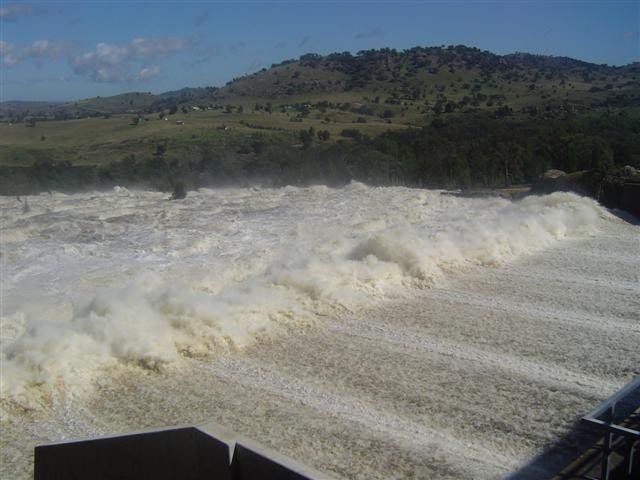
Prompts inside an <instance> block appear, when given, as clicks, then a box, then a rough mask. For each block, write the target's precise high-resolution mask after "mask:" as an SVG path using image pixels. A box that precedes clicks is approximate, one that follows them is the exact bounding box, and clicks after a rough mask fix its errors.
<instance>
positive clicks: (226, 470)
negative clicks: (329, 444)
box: [34, 424, 330, 480]
mask: <svg viewBox="0 0 640 480" xmlns="http://www.w3.org/2000/svg"><path fill="white" fill-rule="evenodd" d="M329 478H330V477H329V476H328V475H325V474H322V473H319V472H317V471H314V470H312V469H310V468H308V467H306V466H304V465H302V464H300V463H298V462H295V461H293V460H291V459H288V458H286V457H284V456H282V455H279V454H278V453H276V452H273V451H270V450H269V449H267V448H265V447H263V446H262V445H260V444H258V443H256V442H253V441H251V440H248V439H243V438H241V437H239V436H237V435H235V434H233V433H232V432H229V431H228V430H226V429H224V428H223V427H220V426H219V425H216V424H207V425H203V426H200V427H181V428H172V429H167V430H156V431H149V432H137V433H132V434H127V435H121V436H112V437H102V438H92V439H86V440H78V441H72V442H64V443H55V444H49V445H40V446H37V447H36V448H35V474H34V479H35V480H58V479H60V480H62V479H65V480H73V479H91V480H134V479H135V480H143V479H150V480H151V479H153V480H170V479H180V480H204V479H207V480H214V479H215V480H251V479H261V480H262V479H282V480H304V479H323V480H324V479H329Z"/></svg>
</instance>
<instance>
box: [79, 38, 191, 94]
mask: <svg viewBox="0 0 640 480" xmlns="http://www.w3.org/2000/svg"><path fill="white" fill-rule="evenodd" d="M190 47H191V42H190V41H189V40H185V39H182V38H172V37H166V38H134V39H133V40H132V41H131V42H130V43H129V44H128V45H125V46H118V45H114V44H110V43H99V44H97V45H96V47H95V49H93V50H92V51H90V52H85V53H82V54H80V55H76V56H75V57H73V58H72V59H71V66H72V68H73V71H74V72H75V73H77V74H79V75H85V76H87V77H89V78H91V79H93V80H94V81H96V82H108V83H116V82H139V81H146V80H151V79H153V78H155V77H157V76H158V75H159V74H160V67H159V66H157V65H156V66H152V67H148V66H146V65H145V63H146V62H149V61H151V60H153V59H158V58H166V57H169V56H172V55H174V54H176V53H178V52H180V51H183V50H186V49H188V48H190Z"/></svg>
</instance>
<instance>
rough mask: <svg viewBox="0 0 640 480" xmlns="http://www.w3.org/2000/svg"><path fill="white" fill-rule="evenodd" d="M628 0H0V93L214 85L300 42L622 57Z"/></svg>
mask: <svg viewBox="0 0 640 480" xmlns="http://www.w3.org/2000/svg"><path fill="white" fill-rule="evenodd" d="M639 25H640V2H639V1H638V0H634V1H615V0H610V1H584V0H583V1H543V0H538V1H537V2H527V1H515V0H514V1H495V2H487V1H469V0H467V1H449V2H435V1H395V2H390V1H330V0H324V1H302V0H300V1H266V0H265V1H236V2H221V1H210V0H209V1H205V0H203V1H183V2H174V1H157V0H156V1H116V0H111V1H108V2H106V1H90V0H84V1H81V0H77V1H60V2H59V1H53V0H50V1H46V2H44V1H40V2H38V1H29V2H28V1H24V2H22V1H19V2H9V1H5V0H0V55H1V58H0V68H1V73H0V81H1V85H0V100H2V101H6V100H72V99H78V98H85V97H91V96H96V95H102V96H106V95H112V94H117V93H122V92H126V91H134V90H135V91H150V92H154V93H160V92H163V91H167V90H173V89H179V88H182V87H185V86H207V85H214V86H221V85H224V84H225V83H226V82H227V81H228V80H230V79H232V78H233V77H236V76H240V75H243V74H246V73H251V72H254V71H256V70H259V69H260V68H263V67H269V66H270V65H271V64H272V63H277V62H280V61H282V60H285V59H288V58H294V57H298V56H300V55H301V54H304V53H308V52H317V53H322V54H326V53H331V52H335V51H340V52H342V51H351V52H354V53H355V52H357V51H359V50H364V49H370V48H381V47H391V48H396V49H398V50H402V49H405V48H411V47H413V46H417V45H421V46H434V45H449V44H464V45H469V46H474V47H478V48H481V49H483V50H490V51H492V52H495V53H498V54H505V53H512V52H516V51H520V52H530V53H537V54H546V55H557V56H569V57H574V58H578V59H581V60H586V61H589V62H594V63H607V64H610V65H623V64H626V63H630V62H634V61H639V60H640V53H639V52H640V35H639V32H638V30H639V29H640V27H639Z"/></svg>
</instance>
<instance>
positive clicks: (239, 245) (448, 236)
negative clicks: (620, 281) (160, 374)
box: [1, 184, 611, 408]
mask: <svg viewBox="0 0 640 480" xmlns="http://www.w3.org/2000/svg"><path fill="white" fill-rule="evenodd" d="M2 202H4V203H2V212H3V215H6V217H7V220H8V221H7V223H8V226H9V228H10V229H11V230H10V231H12V232H13V233H12V235H11V236H9V237H8V238H5V239H3V240H2V242H3V243H2V244H1V246H2V251H3V253H5V254H4V255H3V256H2V257H1V258H2V262H3V264H2V267H3V268H6V269H7V271H9V272H10V274H13V278H12V279H10V280H9V281H8V282H6V286H4V287H3V295H4V296H5V297H6V298H7V299H8V302H6V306H5V307H3V311H2V312H1V313H2V316H3V317H4V319H5V322H9V323H11V318H14V316H16V315H18V314H20V315H23V316H25V315H26V321H25V322H24V326H23V327H22V328H21V329H17V328H16V329H14V330H15V335H10V337H11V338H7V339H5V341H4V346H3V349H2V364H3V368H2V388H1V392H2V398H3V399H4V400H7V401H10V402H15V403H17V404H19V405H21V406H23V407H28V408H37V407H41V406H46V405H47V403H48V402H50V401H51V398H52V397H53V396H55V395H56V394H57V393H58V392H64V394H68V395H73V394H81V393H83V392H86V391H87V390H88V389H91V386H92V382H93V381H94V380H95V378H96V375H97V374H98V372H99V371H100V369H102V368H103V367H108V366H111V365H114V364H117V363H118V362H125V363H133V364H137V365H140V366H142V367H144V368H149V369H159V368H163V367H164V366H165V365H171V364H174V363H176V362H180V361H182V360H183V359H184V358H185V357H191V356H206V355H211V354H214V353H215V352H216V351H218V350H220V349H229V348H242V347H244V346H246V345H248V344H250V343H251V342H253V341H255V340H256V339H257V338H260V337H261V336H263V335H271V334H273V333H274V332H275V331H277V329H278V327H279V326H281V325H293V326H295V325H299V324H302V323H306V322H313V321H314V318H315V316H316V314H317V313H318V312H321V311H323V310H324V309H332V308H348V309H358V308H361V307H363V306H369V305H371V303H372V302H378V301H384V299H385V298H386V297H387V296H389V295H392V294H398V293H400V292H402V290H403V289H406V288H407V287H411V288H416V287H418V288H422V287H428V286H430V285H434V284H437V283H438V282H439V281H441V280H442V279H443V278H445V277H446V275H447V274H451V273H454V272H456V271H459V270H462V269H465V268H468V267H469V266H470V265H495V264H500V263H504V262H508V261H510V260H512V259H514V258H516V257H518V256H520V255H523V254H529V253H533V252H536V251H539V250H541V249H543V248H545V247H547V246H549V245H551V244H553V243H554V242H556V241H558V240H560V239H562V238H567V237H570V238H573V237H576V238H577V237H581V236H585V235H589V234H593V233H595V232H596V231H597V230H598V229H599V228H601V226H602V224H603V222H604V221H607V219H609V220H610V218H611V217H610V216H609V215H608V213H607V212H606V211H605V210H603V209H602V208H600V207H599V206H598V205H597V204H596V203H595V202H594V201H592V200H590V199H587V198H582V197H579V196H576V195H573V194H569V193H555V194H552V195H548V196H543V197H527V198H525V199H523V200H521V201H519V202H510V201H507V200H504V199H475V200H472V199H461V198H456V197H451V196H445V195H440V193H439V192H430V191H423V190H411V189H405V188H369V187H366V186H364V185H361V184H358V185H352V186H350V187H348V188H345V189H339V190H333V189H327V188H326V187H325V188H322V187H313V188H307V189H299V188H292V187H287V188H285V189H280V190H258V189H254V190H222V191H210V190H203V191H201V192H199V193H198V194H194V195H191V196H190V197H188V198H187V200H185V201H184V202H182V203H178V202H165V201H164V200H163V199H161V198H159V197H158V195H157V194H151V193H146V192H129V191H124V190H119V191H116V192H114V193H111V194H95V195H77V196H55V195H54V196H53V197H52V198H48V197H42V196H41V197H38V198H35V199H33V200H32V199H30V200H29V203H30V205H31V206H32V217H31V218H30V219H28V220H25V219H23V218H21V217H20V213H19V212H18V211H17V210H16V208H17V207H15V206H10V205H8V204H6V201H5V200H2ZM39 211H40V212H41V214H39V215H38V212H39ZM34 212H35V213H34ZM114 223H116V224H117V225H118V228H115V227H114V228H111V227H110V224H114ZM25 232H28V233H25ZM25 237H28V239H26V240H25ZM10 248H11V249H14V250H15V249H16V248H17V249H18V250H19V251H18V253H17V254H14V255H10V254H9V249H10ZM28 262H41V265H39V268H37V269H35V270H33V272H32V273H29V271H26V273H20V274H19V272H24V269H25V267H26V266H27V265H28ZM63 271H64V272H63ZM53 279H55V280H56V281H57V282H58V283H49V282H51V281H52V280H53ZM3 283H4V282H3ZM27 297H28V298H32V299H33V301H34V302H35V304H36V305H35V306H33V305H31V307H30V308H26V307H25V306H24V301H25V298H27ZM41 297H47V298H49V299H50V301H52V302H54V303H55V299H56V298H58V300H59V301H61V302H66V301H67V298H69V299H70V300H71V301H72V302H73V308H72V309H66V310H65V308H59V309H58V310H56V309H49V308H48V307H46V306H47V302H45V301H44V300H43V301H42V302H41V306H42V308H38V304H39V302H40V298H41ZM48 312H53V313H51V315H49V314H48ZM16 318H17V317H16ZM7 319H8V320H7ZM20 330H23V331H22V333H19V331H20ZM14 337H15V338H14Z"/></svg>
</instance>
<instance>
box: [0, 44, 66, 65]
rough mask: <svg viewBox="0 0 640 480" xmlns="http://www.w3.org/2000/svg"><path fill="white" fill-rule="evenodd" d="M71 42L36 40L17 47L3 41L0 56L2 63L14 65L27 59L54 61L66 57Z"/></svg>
mask: <svg viewBox="0 0 640 480" xmlns="http://www.w3.org/2000/svg"><path fill="white" fill-rule="evenodd" d="M70 48H71V44H69V43H68V42H58V41H53V40H36V41H35V42H33V43H32V44H31V45H29V46H27V47H22V48H16V46H15V45H13V44H11V43H8V42H4V41H1V42H0V57H2V64H3V65H5V66H7V67H13V66H15V65H17V64H19V63H22V62H24V61H27V60H33V61H36V62H42V61H54V60H58V59H59V58H62V57H64V56H65V55H66V54H67V53H68V52H69V50H70Z"/></svg>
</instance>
